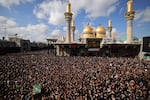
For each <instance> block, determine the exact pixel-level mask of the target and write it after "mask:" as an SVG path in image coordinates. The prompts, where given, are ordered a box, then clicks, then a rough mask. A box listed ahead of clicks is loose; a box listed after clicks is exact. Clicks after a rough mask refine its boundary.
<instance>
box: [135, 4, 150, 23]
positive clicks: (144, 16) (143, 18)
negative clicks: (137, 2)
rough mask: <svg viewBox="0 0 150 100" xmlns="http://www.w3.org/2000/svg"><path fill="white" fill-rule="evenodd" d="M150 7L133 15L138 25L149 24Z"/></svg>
mask: <svg viewBox="0 0 150 100" xmlns="http://www.w3.org/2000/svg"><path fill="white" fill-rule="evenodd" d="M149 12H150V7H147V8H146V9H143V10H138V11H137V12H136V13H135V20H137V21H138V23H144V22H150V13H149Z"/></svg>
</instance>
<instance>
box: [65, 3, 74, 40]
mask: <svg viewBox="0 0 150 100" xmlns="http://www.w3.org/2000/svg"><path fill="white" fill-rule="evenodd" d="M72 15H73V14H72V13H71V4H70V2H69V1H68V2H67V7H66V12H65V19H66V22H67V30H66V43H70V42H71V20H72Z"/></svg>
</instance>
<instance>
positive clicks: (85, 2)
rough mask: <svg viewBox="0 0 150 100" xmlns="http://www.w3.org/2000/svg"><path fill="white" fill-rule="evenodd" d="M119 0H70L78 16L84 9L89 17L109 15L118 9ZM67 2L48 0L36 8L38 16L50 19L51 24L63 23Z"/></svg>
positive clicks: (73, 10) (35, 12) (35, 11)
mask: <svg viewBox="0 0 150 100" xmlns="http://www.w3.org/2000/svg"><path fill="white" fill-rule="evenodd" d="M118 1H119V0H93V1H91V0H80V1H77V0H70V2H71V4H72V6H71V9H72V12H73V14H74V15H75V16H76V15H77V14H78V12H80V10H84V11H85V13H86V16H87V17H89V18H97V17H99V16H109V15H110V14H111V13H112V12H114V11H115V10H116V4H117V2H118ZM65 9H66V2H64V1H62V0H46V1H43V2H42V3H41V4H39V5H38V6H37V7H35V9H34V11H33V12H34V14H35V15H36V17H37V18H40V19H46V20H48V22H49V24H52V25H62V24H64V23H65V18H64V12H65Z"/></svg>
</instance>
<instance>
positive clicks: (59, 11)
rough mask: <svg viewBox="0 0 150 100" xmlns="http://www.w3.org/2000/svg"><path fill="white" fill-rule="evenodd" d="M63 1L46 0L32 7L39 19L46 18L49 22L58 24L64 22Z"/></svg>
mask: <svg viewBox="0 0 150 100" xmlns="http://www.w3.org/2000/svg"><path fill="white" fill-rule="evenodd" d="M64 11H65V3H64V2H63V1H61V0H49V1H48V0H46V1H43V2H42V3H41V4H40V5H38V7H36V8H35V9H34V11H33V12H34V14H35V15H36V17H37V18H39V19H47V20H48V23H49V24H52V25H60V24H63V23H65V17H64Z"/></svg>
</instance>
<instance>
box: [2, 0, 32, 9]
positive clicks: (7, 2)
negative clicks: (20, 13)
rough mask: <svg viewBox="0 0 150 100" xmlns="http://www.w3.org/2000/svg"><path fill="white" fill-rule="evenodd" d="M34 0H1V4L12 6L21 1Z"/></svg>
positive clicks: (29, 0)
mask: <svg viewBox="0 0 150 100" xmlns="http://www.w3.org/2000/svg"><path fill="white" fill-rule="evenodd" d="M33 1H34V0H0V6H3V7H6V8H10V7H11V6H13V5H19V4H20V3H26V2H33Z"/></svg>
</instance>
